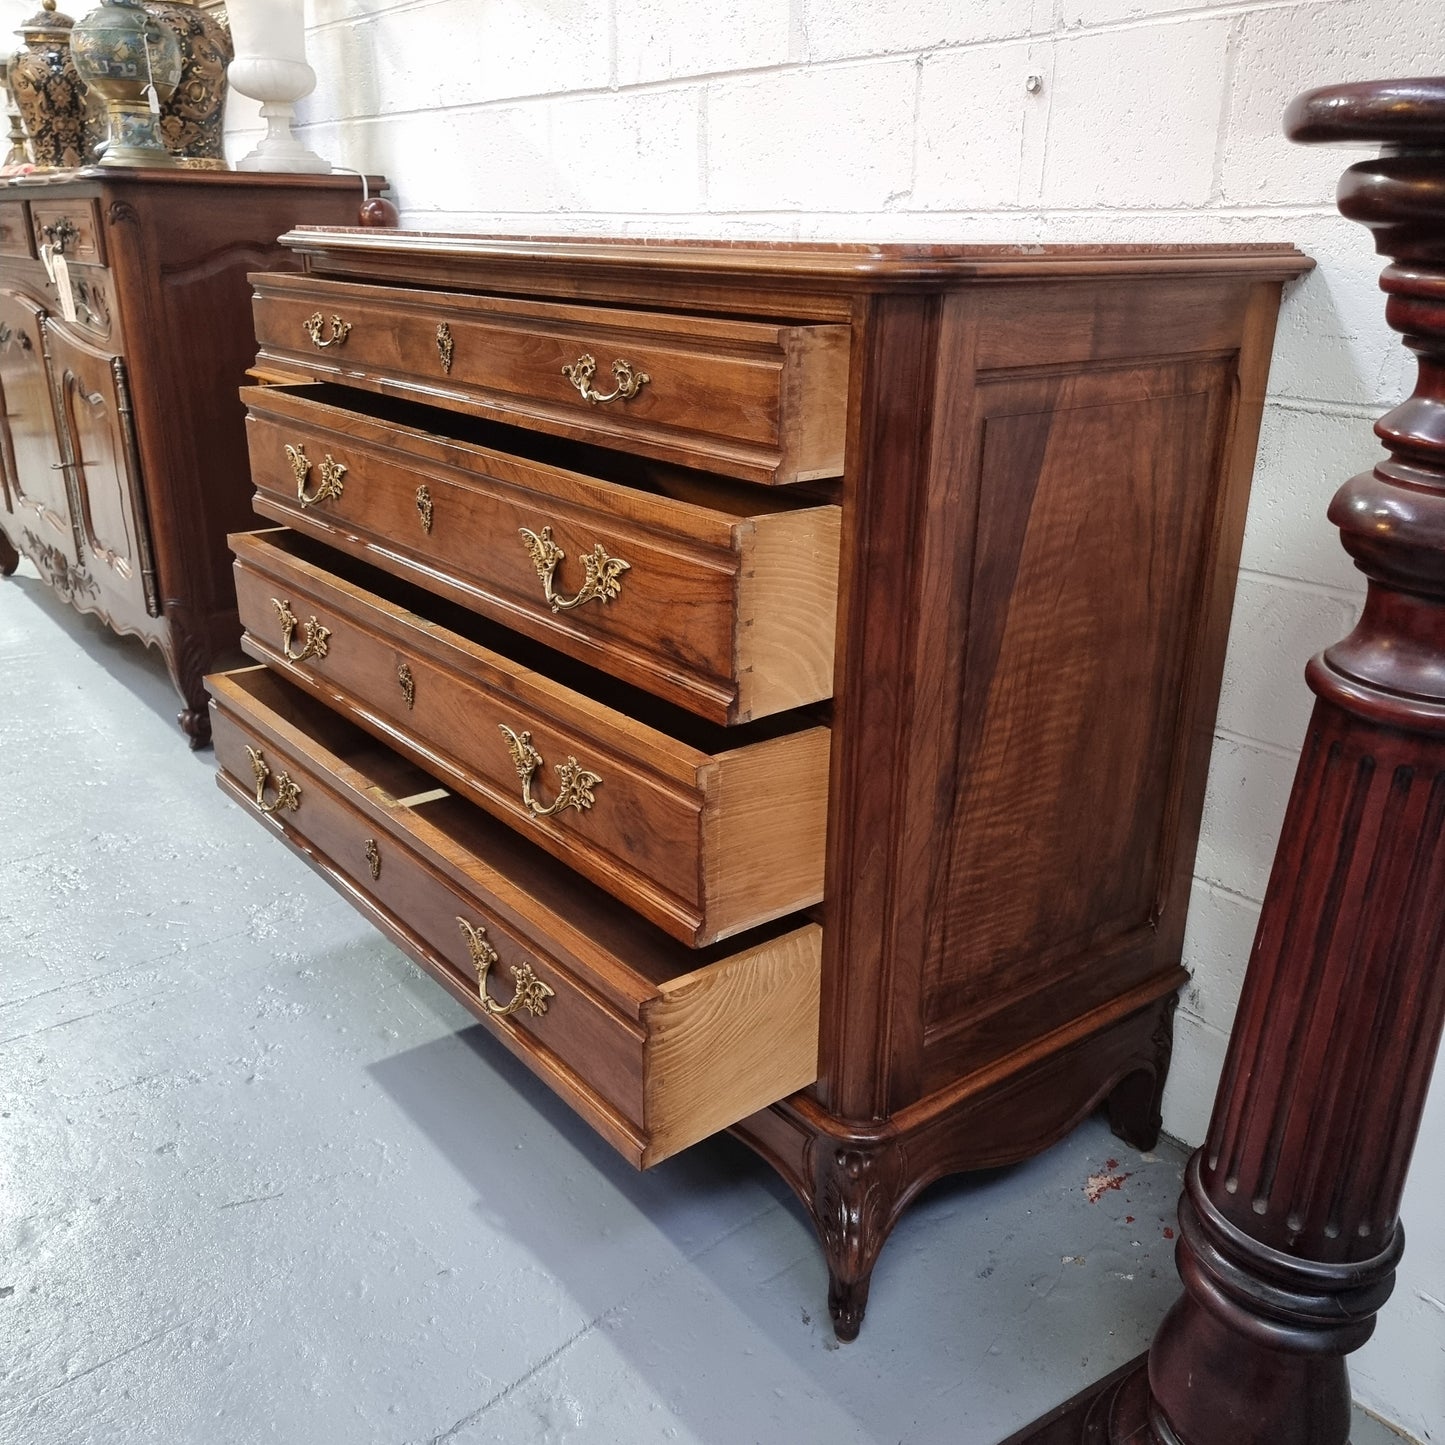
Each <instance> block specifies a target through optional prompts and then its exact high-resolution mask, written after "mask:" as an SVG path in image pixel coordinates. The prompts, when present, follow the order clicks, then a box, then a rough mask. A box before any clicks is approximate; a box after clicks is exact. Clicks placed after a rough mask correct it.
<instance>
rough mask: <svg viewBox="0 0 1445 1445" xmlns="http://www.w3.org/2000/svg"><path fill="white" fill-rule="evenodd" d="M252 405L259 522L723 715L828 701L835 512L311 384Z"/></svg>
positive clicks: (744, 717) (255, 395)
mask: <svg viewBox="0 0 1445 1445" xmlns="http://www.w3.org/2000/svg"><path fill="white" fill-rule="evenodd" d="M247 400H248V404H249V408H250V415H249V419H248V428H247V430H248V436H249V438H250V449H251V463H252V475H253V478H254V480H255V483H256V486H257V489H258V497H257V503H256V508H257V510H258V511H259V512H261V513H262V514H263V515H265V516H268V517H272V518H274V519H276V520H278V521H284V522H286V523H287V524H288V525H290V526H293V527H295V528H297V529H298V530H301V531H304V532H307V533H309V534H310V535H311V536H314V537H318V538H320V539H322V540H324V541H327V542H329V543H331V544H332V545H335V546H338V547H341V548H343V549H344V550H346V551H349V552H351V553H352V555H357V556H364V557H366V559H367V560H368V561H371V562H373V563H374V564H375V565H377V566H380V567H383V568H385V569H386V570H388V571H390V572H393V573H394V574H396V575H398V576H403V577H406V578H408V579H409V580H411V581H414V582H417V583H418V584H420V585H422V586H425V587H427V588H428V589H430V590H432V591H435V592H438V593H441V594H442V595H444V596H446V597H449V598H450V599H451V600H453V601H457V602H460V603H462V604H463V605H464V606H467V607H470V608H472V609H474V610H476V611H478V612H480V613H482V614H483V615H485V616H488V617H490V618H492V619H494V620H496V621H499V622H502V623H504V624H505V625H507V626H509V627H512V628H514V629H516V630H518V631H520V632H523V633H526V634H527V635H528V636H531V637H534V638H537V639H538V640H540V641H544V642H546V643H548V644H549V645H550V646H553V647H556V648H558V649H560V650H561V651H563V652H566V653H568V654H569V655H571V656H573V657H576V658H579V659H580V660H582V661H584V662H587V663H589V664H591V665H592V666H594V667H599V668H602V669H604V670H605V671H607V672H610V673H612V674H613V675H614V676H616V677H620V678H622V679H623V680H624V681H626V682H629V683H632V684H634V685H636V686H640V687H643V688H646V689H648V690H649V691H651V692H654V693H656V694H657V695H658V696H661V697H664V698H666V699H667V700H668V701H670V702H676V703H678V704H680V705H681V706H683V707H686V708H688V709H689V710H691V711H693V712H696V713H698V714H699V715H701V716H703V717H706V718H709V719H711V720H713V721H716V722H724V723H734V722H745V721H748V720H749V719H751V718H755V717H763V716H767V715H768V714H771V713H775V712H780V711H784V710H786V709H788V708H793V707H800V706H803V705H805V704H807V703H810V702H816V701H819V700H820V699H822V698H825V697H828V696H829V695H830V694H831V692H832V686H833V643H834V627H835V617H836V612H837V586H838V549H839V531H840V525H839V519H840V510H839V508H837V507H835V506H814V507H801V508H780V509H772V510H770V509H768V508H766V507H762V506H759V508H758V510H757V512H756V513H755V514H754V515H738V514H737V512H736V511H735V510H734V511H724V510H721V509H719V508H717V507H713V506H707V505H701V504H698V503H694V502H691V501H681V500H677V499H674V498H672V497H666V496H659V495H654V494H652V493H649V492H646V491H642V490H639V489H637V488H634V487H628V486H622V485H618V484H614V483H610V482H606V481H602V480H599V479H597V478H593V477H587V476H583V475H581V474H579V473H576V472H570V471H565V470H563V469H561V468H559V467H555V466H550V465H547V464H544V463H542V462H534V461H529V460H526V459H523V458H519V457H516V456H512V455H508V454H506V453H503V452H499V451H496V450H494V449H491V448H488V447H482V446H477V445H472V444H470V443H466V442H462V441H460V440H450V439H446V438H439V437H436V436H434V435H433V436H428V435H426V434H425V433H423V432H421V431H420V430H418V429H415V428H410V427H404V426H399V425H397V424H395V423H394V422H383V421H380V420H377V419H374V418H371V417H367V416H365V415H364V414H358V413H351V412H348V411H346V410H344V409H342V408H340V407H337V406H334V405H327V404H323V403H321V402H318V401H315V400H312V399H309V398H308V397H306V395H305V394H304V391H301V392H297V393H295V394H283V393H280V392H277V391H275V390H271V391H268V390H266V389H263V388H255V389H252V390H250V391H248V392H247ZM714 490H715V491H716V492H717V493H718V494H720V497H719V499H720V500H721V494H726V495H727V501H728V505H730V506H731V507H733V508H737V507H738V506H739V505H740V500H739V499H738V498H737V496H736V492H737V491H739V490H741V489H736V488H733V489H731V490H729V489H727V488H722V487H718V488H715V489H714ZM703 492H704V495H706V494H707V490H706V487H705V485H704V487H703ZM746 500H747V497H746V494H744V497H743V498H742V499H741V502H743V503H745V502H746ZM763 500H766V498H765V497H764V496H762V495H760V496H759V501H760V502H761V501H763Z"/></svg>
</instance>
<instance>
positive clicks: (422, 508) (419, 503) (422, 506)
mask: <svg viewBox="0 0 1445 1445" xmlns="http://www.w3.org/2000/svg"><path fill="white" fill-rule="evenodd" d="M416 513H417V516H419V517H420V518H421V529H422V531H423V532H426V533H427V534H428V535H430V534H431V519H432V500H431V488H430V487H428V486H426V485H425V484H423V485H422V486H420V487H418V488H417V489H416Z"/></svg>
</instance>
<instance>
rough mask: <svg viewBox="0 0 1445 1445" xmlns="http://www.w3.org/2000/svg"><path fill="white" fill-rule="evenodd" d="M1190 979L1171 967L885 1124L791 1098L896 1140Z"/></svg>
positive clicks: (807, 1110)
mask: <svg viewBox="0 0 1445 1445" xmlns="http://www.w3.org/2000/svg"><path fill="white" fill-rule="evenodd" d="M1188 982H1189V973H1188V971H1187V970H1186V969H1183V968H1177V967H1176V968H1171V969H1169V970H1168V971H1167V972H1165V973H1163V974H1160V975H1158V976H1157V977H1155V978H1152V979H1150V980H1148V981H1147V982H1145V983H1142V984H1139V985H1138V986H1137V987H1136V988H1132V989H1130V990H1129V992H1128V993H1125V994H1121V995H1120V996H1119V997H1118V998H1116V999H1111V1000H1110V1001H1109V1002H1108V1003H1106V1004H1101V1005H1100V1006H1099V1007H1098V1008H1095V1009H1090V1010H1089V1012H1088V1013H1086V1014H1082V1015H1081V1016H1080V1017H1079V1018H1076V1019H1072V1020H1070V1021H1069V1022H1068V1023H1067V1024H1065V1025H1063V1026H1062V1027H1061V1028H1057V1029H1055V1030H1054V1031H1053V1032H1052V1033H1048V1034H1044V1035H1043V1036H1042V1037H1040V1038H1037V1039H1035V1040H1033V1041H1032V1042H1031V1043H1029V1044H1027V1045H1026V1046H1025V1047H1024V1048H1021V1049H1016V1050H1015V1051H1014V1052H1013V1053H1011V1054H1006V1055H1004V1057H1003V1058H1001V1059H995V1060H994V1061H993V1062H992V1063H990V1064H988V1065H987V1066H986V1067H985V1068H982V1069H979V1070H977V1071H976V1072H974V1073H971V1074H965V1075H964V1076H963V1077H961V1078H959V1079H958V1080H956V1081H955V1082H954V1083H953V1084H951V1085H950V1086H949V1087H948V1088H946V1089H940V1090H939V1091H938V1092H937V1093H934V1094H929V1095H928V1096H927V1097H926V1098H923V1099H920V1100H918V1101H917V1102H916V1103H913V1104H908V1105H906V1106H904V1107H903V1108H900V1109H895V1110H894V1111H893V1113H892V1114H891V1115H890V1116H889V1118H888V1119H887V1120H886V1121H884V1122H883V1123H879V1122H878V1121H877V1120H876V1119H863V1120H853V1119H845V1118H842V1117H841V1116H839V1115H835V1114H833V1113H832V1112H831V1111H829V1110H826V1109H824V1108H823V1107H822V1106H821V1105H820V1104H818V1103H817V1102H816V1101H815V1100H813V1099H811V1098H808V1097H807V1096H806V1095H805V1096H803V1097H802V1098H799V1099H795V1100H793V1101H792V1102H793V1103H794V1104H795V1105H796V1106H797V1108H798V1110H799V1112H800V1113H802V1114H803V1115H805V1116H806V1117H810V1118H814V1117H816V1118H818V1119H826V1120H828V1121H829V1122H830V1124H831V1126H832V1127H833V1128H837V1127H840V1126H841V1127H846V1129H847V1130H848V1133H849V1136H850V1137H856V1138H858V1139H860V1140H864V1141H882V1140H886V1139H891V1138H894V1137H895V1136H897V1135H899V1134H903V1133H907V1132H910V1131H912V1130H915V1129H921V1128H924V1127H926V1126H927V1125H928V1124H929V1123H930V1122H932V1120H934V1119H935V1118H937V1117H938V1116H939V1115H941V1114H946V1113H948V1112H949V1111H950V1110H952V1109H956V1108H958V1107H959V1106H960V1105H961V1104H964V1103H966V1102H967V1101H968V1100H969V1099H970V1098H972V1097H974V1096H975V1095H979V1094H986V1093H988V1092H989V1091H990V1090H991V1089H995V1088H997V1087H998V1086H999V1085H1000V1084H1003V1083H1006V1082H1007V1081H1008V1079H1009V1078H1010V1077H1011V1076H1013V1075H1015V1074H1020V1073H1023V1072H1024V1071H1025V1070H1026V1069H1029V1068H1030V1067H1032V1066H1033V1065H1035V1064H1037V1063H1040V1062H1042V1061H1043V1060H1045V1059H1047V1058H1048V1057H1049V1056H1050V1055H1052V1054H1058V1053H1062V1052H1063V1051H1064V1050H1065V1049H1067V1048H1070V1047H1072V1046H1073V1045H1074V1044H1077V1043H1079V1042H1081V1041H1082V1040H1084V1039H1086V1038H1088V1037H1089V1035H1091V1034H1094V1033H1098V1032H1100V1031H1101V1030H1103V1029H1106V1028H1108V1027H1109V1026H1110V1025H1111V1024H1115V1023H1119V1022H1120V1021H1121V1020H1123V1019H1126V1018H1128V1017H1129V1016H1130V1015H1131V1014H1135V1013H1138V1012H1139V1011H1140V1010H1142V1009H1146V1008H1148V1007H1149V1005H1150V1004H1152V1003H1157V1002H1158V1001H1159V1000H1160V999H1161V998H1166V997H1167V996H1168V995H1169V994H1171V993H1173V992H1174V991H1175V990H1176V989H1178V988H1180V987H1182V986H1183V985H1184V984H1186V983H1188Z"/></svg>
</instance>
